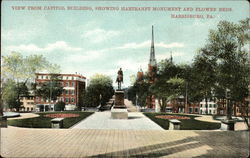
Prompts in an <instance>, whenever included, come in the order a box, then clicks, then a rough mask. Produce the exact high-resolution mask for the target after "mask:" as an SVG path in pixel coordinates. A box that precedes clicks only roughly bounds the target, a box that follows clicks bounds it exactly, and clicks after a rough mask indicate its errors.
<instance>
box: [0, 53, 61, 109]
mask: <svg viewBox="0 0 250 158" xmlns="http://www.w3.org/2000/svg"><path fill="white" fill-rule="evenodd" d="M2 61H3V62H2V65H1V68H2V73H1V77H2V80H1V82H2V83H3V84H4V83H5V82H6V83H5V84H8V83H10V82H7V81H8V80H12V81H14V82H15V85H16V86H17V88H16V89H17V90H16V91H15V92H16V93H17V94H16V96H17V105H16V107H20V96H21V94H22V91H23V89H22V88H24V87H25V86H27V83H28V82H33V81H34V78H35V73H36V72H39V71H43V70H47V71H59V66H58V65H55V64H51V63H49V62H48V61H47V60H46V58H44V57H43V56H42V55H30V56H26V57H24V56H22V55H21V54H20V53H18V52H11V54H10V55H7V56H3V57H2ZM10 86H11V85H10ZM2 93H7V92H4V90H2ZM2 93H1V95H2ZM11 93H12V92H11ZM5 99H6V98H5ZM3 102H4V103H6V101H5V100H3ZM17 110H19V108H17Z"/></svg>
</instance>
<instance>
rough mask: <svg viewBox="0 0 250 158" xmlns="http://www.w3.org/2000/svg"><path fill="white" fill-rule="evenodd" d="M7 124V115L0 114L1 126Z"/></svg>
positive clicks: (4, 126) (3, 126)
mask: <svg viewBox="0 0 250 158" xmlns="http://www.w3.org/2000/svg"><path fill="white" fill-rule="evenodd" d="M6 127H8V125H7V117H6V116H0V128H6Z"/></svg>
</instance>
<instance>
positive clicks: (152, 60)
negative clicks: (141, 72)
mask: <svg viewBox="0 0 250 158" xmlns="http://www.w3.org/2000/svg"><path fill="white" fill-rule="evenodd" d="M149 64H150V65H152V66H155V65H156V60H155V47H154V26H153V25H152V40H151V48H150V59H149Z"/></svg>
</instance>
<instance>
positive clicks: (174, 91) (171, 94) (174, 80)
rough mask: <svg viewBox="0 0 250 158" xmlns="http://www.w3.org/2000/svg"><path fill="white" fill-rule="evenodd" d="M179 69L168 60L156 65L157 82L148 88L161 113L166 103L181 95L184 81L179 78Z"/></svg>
mask: <svg viewBox="0 0 250 158" xmlns="http://www.w3.org/2000/svg"><path fill="white" fill-rule="evenodd" d="M180 72H181V69H180V67H179V66H177V65H175V64H174V63H173V62H172V61H170V60H164V61H161V62H160V63H159V64H158V73H157V80H156V82H155V83H153V84H152V85H151V86H150V92H151V93H152V94H153V95H155V97H156V98H157V99H158V102H159V105H160V107H161V111H162V112H164V111H165V108H166V106H167V103H168V102H169V101H171V100H173V99H177V97H179V96H180V95H181V92H182V89H183V86H184V79H183V78H181V76H180Z"/></svg>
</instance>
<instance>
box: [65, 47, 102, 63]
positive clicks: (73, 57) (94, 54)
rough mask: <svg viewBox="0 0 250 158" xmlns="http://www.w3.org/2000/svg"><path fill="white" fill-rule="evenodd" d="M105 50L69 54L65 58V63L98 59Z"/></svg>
mask: <svg viewBox="0 0 250 158" xmlns="http://www.w3.org/2000/svg"><path fill="white" fill-rule="evenodd" d="M105 51H106V49H103V50H89V51H86V52H84V53H77V54H70V55H69V56H68V57H67V61H69V62H83V61H84V62H89V61H91V60H94V59H100V58H101V57H102V56H103V55H104V52H105Z"/></svg>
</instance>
